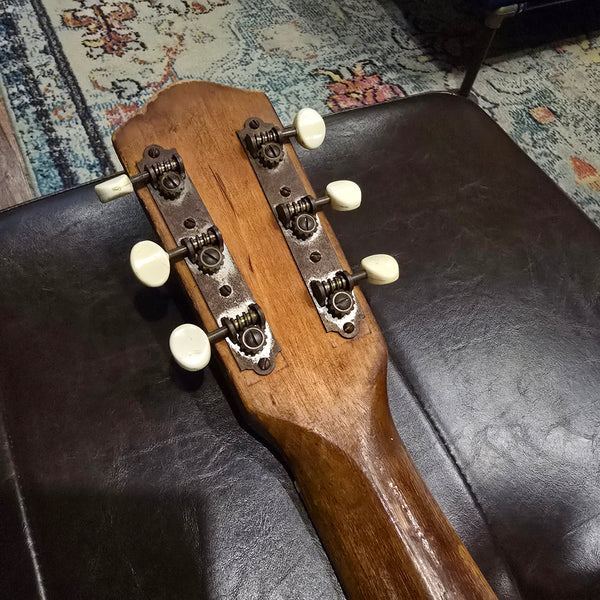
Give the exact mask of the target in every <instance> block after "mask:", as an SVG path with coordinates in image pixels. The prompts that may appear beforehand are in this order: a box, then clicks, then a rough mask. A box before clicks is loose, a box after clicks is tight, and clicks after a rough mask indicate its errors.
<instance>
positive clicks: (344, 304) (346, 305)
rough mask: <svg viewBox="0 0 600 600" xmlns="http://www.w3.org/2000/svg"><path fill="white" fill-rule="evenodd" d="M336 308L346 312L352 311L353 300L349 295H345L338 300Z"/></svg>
mask: <svg viewBox="0 0 600 600" xmlns="http://www.w3.org/2000/svg"><path fill="white" fill-rule="evenodd" d="M336 308H338V309H339V310H344V311H346V310H350V309H351V308H352V298H351V297H350V296H349V295H347V294H344V295H343V296H341V297H340V298H337V299H336Z"/></svg>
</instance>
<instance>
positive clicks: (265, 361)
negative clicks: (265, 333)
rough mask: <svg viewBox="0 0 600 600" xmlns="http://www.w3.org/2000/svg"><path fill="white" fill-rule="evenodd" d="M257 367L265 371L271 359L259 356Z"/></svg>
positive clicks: (269, 365)
mask: <svg viewBox="0 0 600 600" xmlns="http://www.w3.org/2000/svg"><path fill="white" fill-rule="evenodd" d="M258 368H259V369H261V370H262V371H267V370H268V369H270V368H271V361H270V360H269V359H268V358H261V359H260V360H259V361H258Z"/></svg>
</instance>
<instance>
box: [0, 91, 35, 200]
mask: <svg viewBox="0 0 600 600" xmlns="http://www.w3.org/2000/svg"><path fill="white" fill-rule="evenodd" d="M34 195H35V194H34V192H33V189H32V187H31V185H30V184H29V181H28V180H27V171H26V169H25V163H24V162H23V158H22V157H21V152H20V150H19V146H18V144H17V141H16V140H15V136H14V134H13V131H12V127H11V123H10V119H9V118H8V114H7V112H6V107H5V106H4V102H2V99H1V98H0V210H2V209H3V208H8V207H9V206H15V205H16V204H20V203H21V202H25V201H26V200H30V199H31V198H33V197H34Z"/></svg>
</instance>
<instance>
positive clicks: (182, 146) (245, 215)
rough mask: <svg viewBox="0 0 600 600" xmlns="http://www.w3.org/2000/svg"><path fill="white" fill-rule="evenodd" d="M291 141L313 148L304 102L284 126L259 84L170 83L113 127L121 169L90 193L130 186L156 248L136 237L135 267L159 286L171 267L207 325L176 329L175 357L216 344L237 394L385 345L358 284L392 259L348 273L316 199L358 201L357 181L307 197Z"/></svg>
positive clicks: (317, 126)
mask: <svg viewBox="0 0 600 600" xmlns="http://www.w3.org/2000/svg"><path fill="white" fill-rule="evenodd" d="M293 137H296V138H297V139H298V141H299V143H301V144H302V145H304V146H305V147H308V148H314V147H317V146H319V145H320V144H321V143H322V142H323V139H324V137H325V124H324V122H323V119H322V118H321V117H320V116H319V115H318V114H317V113H316V112H315V111H314V110H312V109H302V110H301V111H300V112H299V113H298V115H297V116H296V119H295V120H294V124H293V125H292V126H290V127H282V126H281V124H280V122H279V120H278V118H277V116H276V114H275V112H274V110H273V108H272V106H271V104H270V102H269V101H268V99H267V97H266V96H265V95H264V94H262V93H260V92H253V91H252V92H251V91H244V90H239V89H235V88H229V87H226V86H222V85H217V84H212V83H206V82H185V83H180V84H176V85H174V86H171V87H170V88H168V89H166V90H165V91H163V92H161V93H160V94H158V95H157V96H156V97H155V98H154V99H153V100H152V101H151V102H150V103H149V104H148V105H147V106H146V107H145V108H144V109H143V110H142V111H141V112H140V113H139V114H138V115H136V116H135V117H134V118H132V119H131V120H130V121H128V122H127V123H126V124H125V125H123V126H122V127H121V128H120V129H119V130H117V132H116V133H115V135H114V138H113V140H114V145H115V148H116V150H117V153H118V154H119V156H120V158H121V160H122V162H123V164H124V166H125V168H126V171H127V173H128V175H124V176H121V177H119V178H117V179H115V180H111V181H109V182H106V183H105V184H101V185H100V186H99V189H98V192H99V196H100V197H101V199H102V200H104V201H106V200H108V199H112V198H114V197H117V196H118V195H122V194H123V193H127V192H130V191H132V190H133V189H134V188H135V190H136V191H137V193H138V195H139V197H140V199H141V201H142V203H143V205H144V207H145V209H146V211H147V213H148V216H149V217H150V219H151V221H152V223H153V225H154V227H155V229H156V231H157V233H158V235H159V237H160V239H161V242H162V246H163V247H160V246H158V245H157V244H155V243H154V242H150V241H141V242H140V243H138V244H136V246H134V248H133V249H132V253H131V257H130V260H131V266H132V269H133V271H134V273H135V274H136V275H137V277H138V278H139V279H140V281H142V282H143V283H144V284H146V285H149V286H152V287H155V286H159V285H162V284H163V283H165V282H166V280H167V278H168V277H169V274H170V272H171V271H172V270H173V267H174V269H175V270H176V271H177V273H178V275H179V276H180V278H181V280H182V283H183V285H184V287H185V290H186V292H187V294H188V296H189V298H190V300H191V302H192V305H193V306H194V308H195V310H196V312H197V313H198V316H199V319H200V321H201V322H202V323H203V324H204V327H205V328H206V331H208V332H209V333H208V334H206V333H205V332H204V331H203V330H202V329H200V328H199V327H197V326H196V325H193V324H184V325H182V326H181V327H178V328H177V329H176V330H175V331H174V332H173V335H172V336H171V340H170V347H171V351H172V353H173V355H174V358H175V360H176V361H177V362H178V363H179V364H180V366H182V367H184V368H187V369H190V370H197V369H200V368H203V367H204V366H206V364H207V363H208V360H209V359H210V355H211V346H213V347H214V349H216V350H217V353H218V354H219V356H220V358H221V360H222V362H223V363H224V365H225V367H226V370H227V373H228V374H229V375H230V376H231V378H232V380H233V381H234V384H235V386H236V388H238V391H240V390H239V388H240V385H241V386H242V387H245V386H247V385H248V384H250V383H253V384H255V383H257V382H258V381H259V380H258V378H257V375H261V376H264V375H269V374H271V373H273V372H278V371H282V370H285V371H286V375H285V376H284V377H283V379H287V378H288V376H289V375H291V374H292V372H294V373H295V376H293V377H291V378H290V381H289V382H288V384H287V385H291V386H292V387H295V386H297V389H298V390H299V391H300V390H301V388H302V384H301V382H302V381H303V380H306V378H307V376H308V374H309V373H312V375H311V376H310V379H312V378H313V377H316V378H318V379H320V378H321V377H319V371H322V372H323V373H328V372H329V371H330V369H331V365H333V364H337V370H338V372H340V373H345V372H346V371H351V370H354V369H356V367H357V365H358V364H363V365H364V364H365V360H366V357H367V356H368V353H365V348H363V346H373V347H374V348H378V349H379V350H378V352H379V353H380V354H385V348H384V346H383V341H382V339H381V336H380V334H379V331H378V329H377V326H376V324H375V322H374V320H373V317H372V315H371V314H370V313H369V311H368V307H366V303H365V301H364V298H363V297H362V294H361V293H360V290H359V289H358V284H359V283H360V282H361V281H362V280H363V279H369V280H371V281H372V282H374V283H383V282H389V281H393V280H394V279H395V278H397V275H398V270H397V265H396V263H395V261H394V260H393V259H392V258H391V257H387V258H386V257H384V256H381V255H378V256H375V257H368V259H367V260H366V261H363V264H362V265H361V268H360V269H358V270H357V271H356V272H352V271H351V270H350V268H349V265H348V264H347V262H346V260H345V258H344V256H343V254H342V252H341V250H340V248H339V245H338V244H337V241H336V239H335V236H334V235H333V232H332V231H331V228H330V226H329V224H328V222H327V219H326V217H325V216H324V213H323V209H325V208H333V209H334V210H352V209H355V208H358V207H359V206H360V203H361V193H360V189H359V188H358V186H357V185H356V184H354V183H352V182H351V181H338V182H332V183H331V184H330V185H329V186H327V189H326V190H325V191H324V193H323V194H321V195H316V194H315V193H314V192H313V190H312V189H311V187H310V184H309V182H308V180H307V178H306V176H305V174H304V172H303V170H302V167H301V166H300V163H299V161H298V158H297V156H296V154H295V152H294V150H293V147H292V145H291V143H289V142H290V140H291V138H293ZM363 338H364V339H363ZM350 340H353V342H356V344H354V345H349V344H348V342H349V341H350ZM376 354H377V352H376ZM342 356H343V357H344V360H345V361H347V366H346V367H345V368H341V367H340V364H341V362H343V361H342ZM377 362H381V359H379V360H377ZM346 375H347V374H346ZM296 378H297V379H298V381H297V382H295V383H294V382H293V380H294V379H296ZM326 379H331V377H330V374H329V375H328V376H327V378H326ZM271 383H274V382H271ZM267 387H269V388H271V389H272V386H271V384H269V386H267ZM318 389H320V387H319V388H318ZM247 408H249V409H250V410H251V412H254V411H253V410H252V408H251V407H250V406H247Z"/></svg>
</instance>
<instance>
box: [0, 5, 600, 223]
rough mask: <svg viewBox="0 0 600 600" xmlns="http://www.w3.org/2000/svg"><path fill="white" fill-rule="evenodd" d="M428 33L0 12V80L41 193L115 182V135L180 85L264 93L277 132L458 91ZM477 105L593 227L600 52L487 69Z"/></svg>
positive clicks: (295, 19)
mask: <svg viewBox="0 0 600 600" xmlns="http://www.w3.org/2000/svg"><path fill="white" fill-rule="evenodd" d="M423 1H424V2H431V1H434V0H423ZM434 29H435V28H431V30H428V24H427V23H425V24H420V25H417V26H415V23H413V22H409V21H408V20H407V17H406V15H405V11H403V10H401V8H400V7H399V4H398V3H395V2H394V1H393V0H304V1H303V2H286V1H285V0H261V2H255V1H254V0H252V1H250V0H203V1H201V2H197V1H190V0H172V1H168V2H167V1H166V0H165V1H161V0H135V1H113V0H108V1H105V2H99V0H0V50H1V51H2V72H1V80H0V81H1V88H2V93H3V96H4V99H5V102H6V105H7V108H8V110H9V113H10V116H11V118H12V119H13V122H14V125H15V132H16V135H17V137H18V139H19V143H20V144H21V147H22V150H23V153H24V155H25V159H26V161H28V163H29V167H30V171H31V174H32V178H33V179H34V184H35V185H36V186H37V190H38V191H39V193H40V194H48V193H51V192H55V191H59V190H61V189H64V188H67V187H70V186H72V185H75V184H78V183H83V182H86V181H89V180H92V179H94V178H96V177H99V176H101V175H105V174H110V173H111V172H113V171H114V170H115V169H118V168H120V167H119V163H118V160H117V159H116V156H115V154H114V152H113V151H112V147H111V144H110V135H111V133H112V131H113V130H114V129H115V128H116V127H118V126H119V124H121V123H122V122H124V121H125V120H126V119H127V118H128V117H129V116H131V115H132V114H133V113H134V112H135V111H136V110H137V108H138V107H139V106H141V105H143V104H144V103H145V102H146V101H147V100H148V99H149V98H150V97H151V96H152V94H154V93H155V92H156V91H158V90H160V89H161V88H163V87H164V86H166V85H168V84H170V83H171V82H174V81H177V80H181V79H206V80H210V81H216V82H219V83H224V84H228V85H234V86H237V87H243V88H248V89H260V90H262V91H264V92H266V93H267V94H268V96H269V98H270V99H271V101H272V102H273V104H274V106H275V109H276V110H277V112H278V114H279V116H280V118H281V119H282V121H287V120H288V119H289V118H290V117H291V116H292V115H293V114H294V112H295V111H296V110H297V109H298V108H299V107H301V106H305V105H307V106H312V107H314V108H316V109H317V110H319V111H320V112H322V113H327V112H328V111H338V110H343V109H347V108H352V107H356V106H363V105H368V104H374V103H377V102H384V101H386V100H390V99H393V98H400V97H403V96H405V95H412V94H416V93H420V92H425V91H432V90H440V89H451V88H456V87H458V85H459V82H460V78H461V72H460V71H459V70H458V69H456V68H454V67H452V66H451V64H452V61H449V60H448V56H449V55H451V54H452V53H453V52H454V49H453V46H454V45H456V44H460V43H461V42H460V41H457V39H453V38H448V37H443V36H441V35H439V33H436V31H435V30H434ZM475 92H476V95H477V98H478V101H479V103H480V105H481V106H482V108H483V109H484V110H485V111H486V112H487V113H488V114H490V115H491V116H492V118H493V119H494V120H496V121H497V122H498V123H499V124H500V126H501V127H502V128H503V129H504V130H505V131H507V132H508V133H509V134H510V135H511V136H512V137H513V139H514V140H515V141H516V142H517V143H518V144H519V145H520V146H521V147H522V148H523V149H524V150H525V151H526V152H527V153H528V154H529V155H530V156H531V157H532V158H533V159H534V160H535V161H536V162H537V163H538V164H539V165H540V166H541V167H542V168H543V169H544V170H545V171H546V172H547V173H548V174H549V175H550V176H551V177H552V178H553V179H554V181H556V182H557V183H558V184H559V185H560V186H561V187H562V188H563V189H564V190H565V191H566V193H567V194H568V195H570V196H571V197H572V198H573V199H574V200H575V201H576V202H577V203H578V204H579V205H580V206H581V207H582V208H583V209H584V210H585V211H586V212H587V213H588V214H589V215H590V216H591V217H592V218H593V219H594V220H595V221H596V222H597V223H598V224H600V93H599V92H600V37H599V36H598V35H589V36H582V37H580V38H577V39H570V40H562V41H561V42H560V43H556V44H553V45H549V46H544V47H539V48H534V49H524V50H523V51H522V52H513V53H511V54H510V55H501V56H499V57H497V58H494V59H492V60H490V61H489V62H488V63H486V65H485V66H484V68H483V71H482V73H481V75H480V78H479V79H478V81H477V83H476V87H475Z"/></svg>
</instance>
